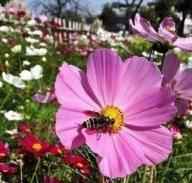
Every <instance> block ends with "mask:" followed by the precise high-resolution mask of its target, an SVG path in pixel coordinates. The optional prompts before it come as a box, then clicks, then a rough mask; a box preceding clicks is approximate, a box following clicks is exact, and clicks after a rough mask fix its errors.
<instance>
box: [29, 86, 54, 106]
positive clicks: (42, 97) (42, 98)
mask: <svg viewBox="0 0 192 183" xmlns="http://www.w3.org/2000/svg"><path fill="white" fill-rule="evenodd" d="M32 99H33V101H35V102H38V103H42V104H47V103H51V102H54V101H56V96H55V89H54V88H53V89H51V90H50V91H47V92H39V93H36V94H35V95H34V96H33V97H32Z"/></svg>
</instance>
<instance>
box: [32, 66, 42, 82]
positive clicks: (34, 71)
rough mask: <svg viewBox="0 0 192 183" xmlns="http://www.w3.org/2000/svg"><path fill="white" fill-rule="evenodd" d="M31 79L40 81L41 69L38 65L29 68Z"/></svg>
mask: <svg viewBox="0 0 192 183" xmlns="http://www.w3.org/2000/svg"><path fill="white" fill-rule="evenodd" d="M31 73H32V75H33V79H40V78H41V77H42V76H43V74H42V73H43V68H42V67H41V66H40V65H35V66H34V67H32V68H31Z"/></svg>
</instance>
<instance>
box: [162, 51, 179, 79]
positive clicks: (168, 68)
mask: <svg viewBox="0 0 192 183" xmlns="http://www.w3.org/2000/svg"><path fill="white" fill-rule="evenodd" d="M179 66H180V61H179V59H178V58H177V56H176V55H175V54H169V55H167V56H166V57H165V60H164V63H163V69H162V73H163V76H164V79H165V82H166V83H170V82H171V81H172V80H173V78H174V76H175V75H176V74H177V72H178V71H179Z"/></svg>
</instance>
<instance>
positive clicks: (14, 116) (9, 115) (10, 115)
mask: <svg viewBox="0 0 192 183" xmlns="http://www.w3.org/2000/svg"><path fill="white" fill-rule="evenodd" d="M4 116H5V118H6V119H7V120H8V121H20V120H23V115H22V114H21V113H18V112H16V111H12V110H10V111H7V112H5V113H4Z"/></svg>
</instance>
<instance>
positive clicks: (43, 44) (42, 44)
mask: <svg viewBox="0 0 192 183" xmlns="http://www.w3.org/2000/svg"><path fill="white" fill-rule="evenodd" d="M39 45H40V46H42V47H46V46H47V45H46V43H44V42H41V43H40V44H39Z"/></svg>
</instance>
